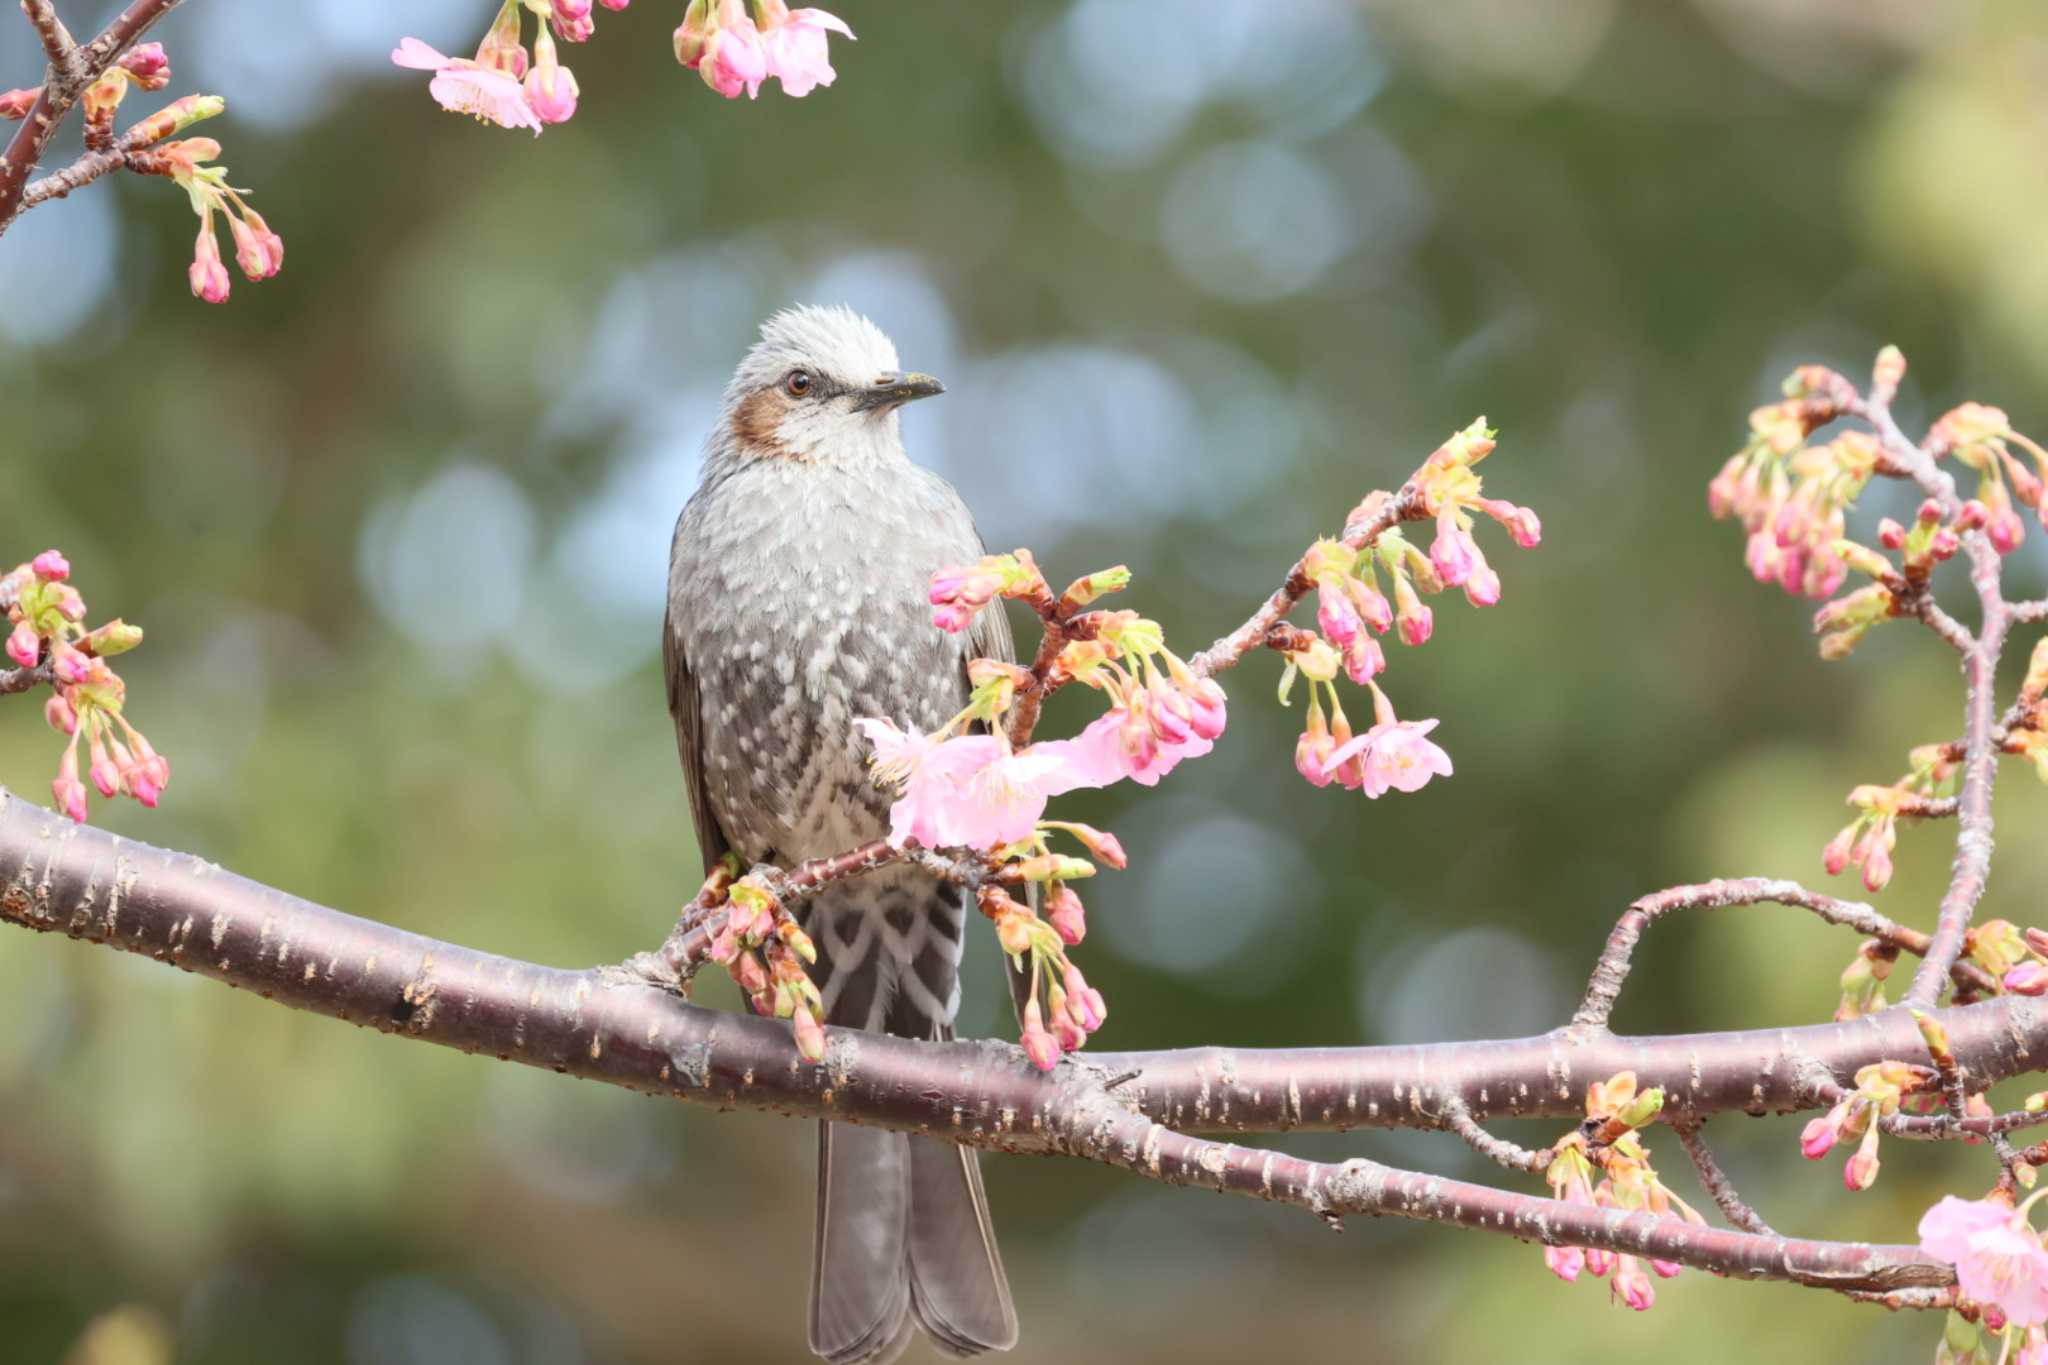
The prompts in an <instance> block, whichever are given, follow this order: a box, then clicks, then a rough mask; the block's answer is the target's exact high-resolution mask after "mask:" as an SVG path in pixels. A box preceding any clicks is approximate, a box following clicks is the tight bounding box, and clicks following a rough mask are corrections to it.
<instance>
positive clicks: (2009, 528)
mask: <svg viewBox="0 0 2048 1365" xmlns="http://www.w3.org/2000/svg"><path fill="white" fill-rule="evenodd" d="M1984 534H1985V535H1986V536H1988V537H1989V538H1990V540H1991V548H1993V549H1994V550H1997V551H1998V553H2000V554H2002V555H2009V554H2011V553H2012V552H2013V551H2014V550H2017V549H2018V548H2019V547H2020V542H2021V541H2023V540H2025V539H2026V538H2027V524H2026V523H2025V522H2023V521H2021V520H2020V514H2019V513H2017V512H2015V511H2013V510H2012V508H2010V507H2000V508H1999V509H1998V510H1997V511H1996V512H1993V513H1992V514H1991V521H1990V523H1989V524H1988V525H1986V526H1985V528H1984Z"/></svg>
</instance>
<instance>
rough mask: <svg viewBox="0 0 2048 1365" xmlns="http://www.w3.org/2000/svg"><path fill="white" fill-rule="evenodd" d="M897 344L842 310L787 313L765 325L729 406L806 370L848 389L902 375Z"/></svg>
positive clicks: (736, 375)
mask: <svg viewBox="0 0 2048 1365" xmlns="http://www.w3.org/2000/svg"><path fill="white" fill-rule="evenodd" d="M901 367H902V366H901V362H900V361H898V360H897V358H896V343H895V342H893V341H891V340H889V336H888V334H887V333H886V332H884V331H883V330H882V329H881V328H879V327H877V326H875V324H874V323H872V322H869V321H868V320H867V319H866V318H864V317H862V316H861V315H860V314H859V313H856V312H854V311H853V310H852V309H851V308H847V307H845V306H843V305H837V306H833V307H829V308H820V307H816V306H813V305H809V304H805V305H799V306H798V307H795V308H785V309H783V310H782V311H781V312H779V313H777V314H775V315H774V316H772V317H770V318H769V319H768V320H767V321H766V322H764V323H762V324H761V339H760V340H759V341H757V342H755V343H754V347H753V349H752V350H750V351H748V352H747V358H746V359H745V360H742V361H741V362H740V367H739V368H738V369H737V370H735V371H733V376H732V385H731V387H729V388H728V389H727V390H726V400H727V402H728V403H730V402H731V401H732V400H733V399H735V398H737V397H742V396H744V394H745V393H746V392H750V391H752V390H754V389H757V388H759V387H761V386H762V385H763V384H775V383H779V382H781V380H782V379H783V378H784V377H785V376H786V375H788V373H789V372H790V371H791V370H795V369H807V370H811V371H813V372H814V373H818V374H822V375H825V376H828V377H830V378H832V379H836V380H841V381H843V382H846V383H849V384H869V383H872V382H873V381H874V379H875V377H876V376H878V375H884V374H893V373H894V372H895V371H896V370H898V369H900V368H901Z"/></svg>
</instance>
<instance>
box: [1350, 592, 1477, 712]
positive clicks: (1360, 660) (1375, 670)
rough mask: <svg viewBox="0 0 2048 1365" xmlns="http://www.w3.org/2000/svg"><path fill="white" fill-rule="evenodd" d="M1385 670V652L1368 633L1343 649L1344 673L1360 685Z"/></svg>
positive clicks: (1363, 684)
mask: <svg viewBox="0 0 2048 1365" xmlns="http://www.w3.org/2000/svg"><path fill="white" fill-rule="evenodd" d="M1468 582H1469V580H1468ZM1386 670H1387V652H1386V651H1385V650H1384V649H1381V648H1380V642H1379V641H1378V640H1375V639H1373V638H1372V636H1370V635H1360V636H1358V637H1357V638H1356V639H1354V640H1352V642H1351V645H1350V647H1349V648H1347V649H1346V650H1345V651H1344V675H1345V676H1346V677H1348V678H1350V679H1351V681H1353V682H1355V683H1357V684H1358V685H1359V686H1360V687H1363V686H1365V684H1366V683H1367V682H1369V681H1371V680H1372V679H1373V678H1376V677H1378V676H1379V675H1380V674H1382V673H1384V672H1386Z"/></svg>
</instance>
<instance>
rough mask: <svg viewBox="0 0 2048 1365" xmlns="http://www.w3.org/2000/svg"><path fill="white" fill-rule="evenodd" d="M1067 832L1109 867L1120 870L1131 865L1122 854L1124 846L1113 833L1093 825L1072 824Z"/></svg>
mask: <svg viewBox="0 0 2048 1365" xmlns="http://www.w3.org/2000/svg"><path fill="white" fill-rule="evenodd" d="M1067 832H1068V833H1069V834H1071V835H1073V836H1074V837H1075V838H1076V839H1079V840H1080V841H1081V844H1082V847H1084V848H1086V849H1087V850H1088V851H1089V852H1090V853H1091V854H1093V855H1094V856H1095V857H1097V858H1099V859H1100V860H1102V861H1103V862H1105V863H1108V864H1109V865H1110V866H1111V867H1113V868H1115V869H1116V870H1117V871H1119V872H1121V871H1123V870H1124V869H1125V868H1127V867H1129V866H1130V865H1131V863H1130V859H1129V858H1127V857H1126V856H1124V846H1123V844H1122V842H1121V841H1119V840H1118V839H1117V837H1116V836H1115V835H1114V834H1111V833H1110V832H1109V831H1108V830H1106V829H1097V828H1095V826H1093V825H1083V824H1074V825H1071V826H1070V827H1069V828H1068V830H1067Z"/></svg>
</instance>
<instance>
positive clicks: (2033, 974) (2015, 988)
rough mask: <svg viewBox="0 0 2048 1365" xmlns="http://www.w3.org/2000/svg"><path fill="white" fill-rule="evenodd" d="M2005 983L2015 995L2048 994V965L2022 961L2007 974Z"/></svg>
mask: <svg viewBox="0 0 2048 1365" xmlns="http://www.w3.org/2000/svg"><path fill="white" fill-rule="evenodd" d="M2003 984H2004V986H2005V988H2006V989H2007V990H2009V991H2011V992H2012V993H2013V994H2014V995H2048V965H2043V964H2042V963H2039V962H2022V963H2021V964H2020V965H2019V966H2017V967H2015V968H2013V969H2012V970H2011V971H2009V972H2007V973H2006V974H2005V980H2004V982H2003Z"/></svg>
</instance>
